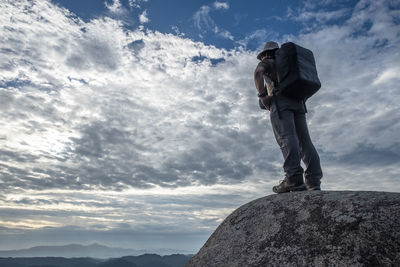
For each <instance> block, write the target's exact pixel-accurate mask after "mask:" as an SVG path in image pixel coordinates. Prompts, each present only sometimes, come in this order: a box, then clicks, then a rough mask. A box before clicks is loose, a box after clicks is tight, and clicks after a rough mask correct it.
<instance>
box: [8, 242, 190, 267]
mask: <svg viewBox="0 0 400 267" xmlns="http://www.w3.org/2000/svg"><path fill="white" fill-rule="evenodd" d="M151 252H152V253H157V254H160V255H167V254H173V253H177V251H176V250H172V249H171V250H169V249H161V250H157V251H151ZM145 253H149V251H147V250H135V249H126V248H116V247H107V246H103V245H100V244H96V243H95V244H91V245H88V246H83V245H78V244H70V245H65V246H38V247H32V248H28V249H19V250H3V251H0V257H65V258H79V257H89V258H97V259H108V258H119V257H123V256H138V255H142V254H145ZM179 253H182V254H190V252H185V251H179ZM154 255H155V254H154ZM0 266H3V265H0Z"/></svg>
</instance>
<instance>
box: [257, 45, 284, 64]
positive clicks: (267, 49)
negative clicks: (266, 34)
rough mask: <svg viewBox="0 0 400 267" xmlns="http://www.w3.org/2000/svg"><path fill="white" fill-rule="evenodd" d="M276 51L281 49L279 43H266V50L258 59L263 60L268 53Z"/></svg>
mask: <svg viewBox="0 0 400 267" xmlns="http://www.w3.org/2000/svg"><path fill="white" fill-rule="evenodd" d="M275 49H279V45H278V43H277V42H273V41H269V42H266V43H265V45H264V50H263V51H262V52H261V53H260V54H258V56H257V59H259V60H261V59H262V58H263V57H264V55H265V53H266V52H267V51H269V50H275Z"/></svg>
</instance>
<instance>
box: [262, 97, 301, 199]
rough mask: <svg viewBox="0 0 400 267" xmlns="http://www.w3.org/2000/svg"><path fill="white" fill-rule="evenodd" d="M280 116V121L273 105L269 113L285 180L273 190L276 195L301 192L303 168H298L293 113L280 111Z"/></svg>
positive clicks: (296, 139) (298, 154)
mask: <svg viewBox="0 0 400 267" xmlns="http://www.w3.org/2000/svg"><path fill="white" fill-rule="evenodd" d="M280 114H281V119H279V117H278V114H277V111H276V106H275V105H274V104H273V105H272V106H271V113H270V118H271V124H272V129H273V131H274V135H275V139H276V141H277V142H278V144H279V147H280V148H281V151H282V155H283V159H284V164H283V169H284V171H285V180H284V181H283V183H281V184H280V185H279V186H277V187H274V188H273V190H274V192H276V193H282V192H288V191H297V190H303V189H304V182H303V168H302V167H301V166H300V148H299V141H298V138H297V134H296V126H295V121H294V113H293V111H290V110H282V111H280ZM277 191H278V192H277Z"/></svg>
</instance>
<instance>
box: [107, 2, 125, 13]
mask: <svg viewBox="0 0 400 267" xmlns="http://www.w3.org/2000/svg"><path fill="white" fill-rule="evenodd" d="M104 5H105V6H106V8H107V9H108V10H109V11H110V12H111V13H112V14H114V15H119V16H121V15H124V14H125V13H126V12H127V10H126V9H125V8H124V7H123V6H122V4H121V2H120V0H112V3H111V4H110V3H108V2H107V1H106V2H104Z"/></svg>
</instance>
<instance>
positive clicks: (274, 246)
mask: <svg viewBox="0 0 400 267" xmlns="http://www.w3.org/2000/svg"><path fill="white" fill-rule="evenodd" d="M186 266H187V267H195V266H196V267H197V266H198V267H205V266H207V267H212V266H218V267H219V266H229V267H234V266H240V267H248V266H255V267H256V266H400V193H387V192H352V191H308V192H295V193H285V194H279V195H270V196H266V197H263V198H260V199H256V200H254V201H252V202H250V203H248V204H245V205H243V206H241V207H240V208H238V209H237V210H235V211H234V212H233V213H232V214H230V215H229V216H228V217H227V218H226V219H225V220H224V221H223V222H222V224H221V225H220V226H219V227H218V228H217V230H215V232H214V233H213V234H212V235H211V237H210V238H209V239H208V241H207V242H206V243H205V245H204V246H203V247H202V248H201V249H200V251H199V252H198V253H197V254H196V255H195V256H194V257H193V258H192V259H191V260H190V261H189V263H188V264H187V265H186Z"/></svg>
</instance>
